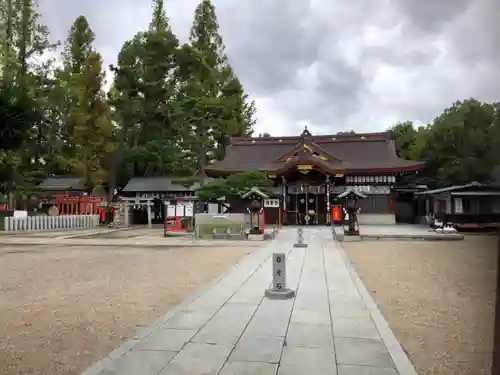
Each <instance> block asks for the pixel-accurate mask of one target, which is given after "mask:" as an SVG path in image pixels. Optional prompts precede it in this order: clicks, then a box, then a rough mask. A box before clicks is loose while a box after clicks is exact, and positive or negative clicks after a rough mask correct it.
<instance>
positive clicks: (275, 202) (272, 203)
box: [264, 199, 280, 207]
mask: <svg viewBox="0 0 500 375" xmlns="http://www.w3.org/2000/svg"><path fill="white" fill-rule="evenodd" d="M279 206H280V201H279V199H265V200H264V207H279Z"/></svg>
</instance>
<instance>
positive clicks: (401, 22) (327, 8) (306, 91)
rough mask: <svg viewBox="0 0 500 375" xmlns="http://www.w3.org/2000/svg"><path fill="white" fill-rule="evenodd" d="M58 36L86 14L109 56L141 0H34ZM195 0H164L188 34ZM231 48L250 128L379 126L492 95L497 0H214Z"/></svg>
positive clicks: (141, 12) (141, 9)
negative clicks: (254, 124)
mask: <svg viewBox="0 0 500 375" xmlns="http://www.w3.org/2000/svg"><path fill="white" fill-rule="evenodd" d="M40 2H41V9H42V12H43V14H44V21H45V22H46V23H48V25H49V27H50V29H51V31H52V33H53V35H54V37H56V38H58V39H62V40H63V39H65V38H66V35H67V31H68V30H69V27H70V25H71V23H72V22H73V20H74V19H75V18H76V17H77V16H78V15H79V14H84V15H85V16H87V18H88V19H89V22H90V23H91V26H92V28H93V29H94V31H95V33H96V48H97V49H98V50H99V51H100V52H101V53H102V54H103V56H104V58H105V60H106V63H113V62H114V61H115V59H116V55H117V53H118V51H119V49H120V48H121V45H122V44H123V42H124V41H125V40H127V39H129V38H131V37H132V36H133V35H134V34H135V33H136V32H137V31H139V30H141V29H144V28H145V27H147V25H148V23H149V19H150V14H151V6H150V4H149V2H148V1H137V0H121V1H118V0H106V1H102V0H101V1H97V0H87V1H86V2H69V1H67V0H40ZM197 2H198V1H197V0H169V1H165V4H166V7H167V12H168V14H169V16H170V18H171V22H172V26H173V29H174V31H175V32H176V34H177V35H178V36H179V38H180V39H181V40H182V41H185V40H186V39H187V35H188V32H189V27H190V24H191V21H192V13H193V10H194V8H195V6H196V5H197ZM213 2H214V4H215V5H216V8H217V13H218V16H219V22H220V26H221V33H222V36H223V38H224V42H225V45H226V50H227V54H228V57H229V60H230V62H231V64H232V65H233V67H234V69H235V71H236V73H237V74H238V75H239V77H240V79H241V81H242V82H243V84H244V86H245V88H246V89H247V91H248V92H249V93H250V95H251V97H252V98H253V99H255V100H256V102H257V107H258V109H259V113H258V117H259V122H258V129H257V130H258V131H271V132H272V133H274V134H292V133H297V132H298V131H299V128H300V127H303V125H304V124H309V125H310V128H311V129H312V130H313V131H316V132H320V133H328V132H337V131H341V130H348V129H351V128H352V129H355V130H358V131H378V130H383V129H385V128H387V127H388V126H390V125H391V124H392V123H393V122H395V121H398V120H401V121H405V120H414V121H416V122H417V123H426V122H429V121H431V120H432V119H433V118H434V117H435V116H437V115H438V114H439V113H440V112H441V111H442V110H443V109H444V108H445V107H446V106H448V105H450V104H451V103H452V102H454V101H456V100H460V99H464V98H467V97H471V96H474V97H477V98H478V99H482V100H498V99H499V95H500V72H499V71H498V66H500V49H499V48H498V46H497V45H496V44H498V40H499V39H500V24H499V23H498V22H497V21H496V19H495V17H496V15H498V14H500V2H499V1H497V0H474V1H472V0H453V1H449V0H421V1H413V0H379V1H373V0H360V1H356V2H345V1H340V0H294V1H289V2H286V5H285V4H284V3H283V2H282V1H279V0H250V1H238V2H236V1H232V0H213Z"/></svg>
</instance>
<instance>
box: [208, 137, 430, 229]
mask: <svg viewBox="0 0 500 375" xmlns="http://www.w3.org/2000/svg"><path fill="white" fill-rule="evenodd" d="M423 167H424V164H423V163H421V162H416V161H409V160H404V159H401V158H399V157H398V156H397V155H396V150H395V145H394V142H393V141H392V140H391V139H390V135H389V133H367V134H353V135H320V136H314V135H312V134H311V133H310V132H309V131H308V130H307V127H306V128H305V129H304V131H303V132H302V134H301V135H300V136H298V137H262V138H247V137H241V138H232V140H231V144H230V145H229V146H228V148H227V152H226V156H225V158H224V159H223V160H221V161H217V162H215V163H214V164H212V165H210V166H209V167H207V168H206V170H205V173H206V174H207V175H208V176H211V177H223V176H227V175H230V174H233V173H238V172H245V171H249V170H258V171H262V172H265V173H267V175H268V176H269V178H270V179H272V180H273V181H274V182H275V186H276V191H277V193H278V196H279V201H280V209H281V218H282V222H283V224H290V225H295V224H329V223H330V220H331V216H330V211H331V210H330V207H331V204H332V202H333V200H334V198H335V197H336V196H337V195H339V194H340V193H342V192H344V191H346V190H347V189H353V190H354V191H358V192H360V193H363V194H364V195H366V196H367V199H364V200H362V201H360V205H359V207H360V208H361V214H360V215H359V221H360V223H361V224H363V223H364V224H368V223H374V224H393V223H395V214H394V203H393V198H394V186H395V184H396V181H397V179H398V177H399V176H401V175H402V174H407V173H415V172H417V171H418V170H420V169H422V168H423Z"/></svg>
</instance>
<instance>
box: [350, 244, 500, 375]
mask: <svg viewBox="0 0 500 375" xmlns="http://www.w3.org/2000/svg"><path fill="white" fill-rule="evenodd" d="M342 246H343V247H344V249H345V250H346V252H347V254H348V256H349V257H350V259H351V261H352V263H353V264H354V266H355V268H356V271H357V272H358V274H359V276H360V277H361V279H362V280H363V282H364V284H365V285H366V287H367V289H368V290H369V291H371V293H372V296H373V298H374V300H375V301H376V303H377V304H378V305H379V308H380V310H381V311H382V313H383V315H384V317H385V318H386V319H387V321H388V322H389V325H390V327H391V328H392V330H393V331H394V333H395V335H396V336H397V338H398V339H399V340H400V342H401V344H402V345H403V347H404V349H405V350H406V351H407V353H408V354H409V356H410V358H411V361H412V362H413V364H414V366H415V368H416V370H417V371H418V373H419V374H420V375H448V374H449V375H480V374H489V373H490V372H489V371H490V366H491V364H490V362H491V351H492V342H493V318H494V303H495V289H496V259H497V250H496V246H497V237H496V236H480V235H470V236H466V238H465V240H464V241H450V242H444V241H437V242H433V241H407V242H402V241H364V242H350V243H347V242H344V243H343V245H342Z"/></svg>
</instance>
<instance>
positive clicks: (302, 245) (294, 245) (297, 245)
mask: <svg viewBox="0 0 500 375" xmlns="http://www.w3.org/2000/svg"><path fill="white" fill-rule="evenodd" d="M293 247H307V244H306V243H296V244H293Z"/></svg>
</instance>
